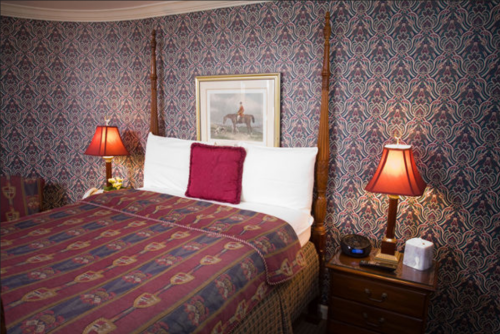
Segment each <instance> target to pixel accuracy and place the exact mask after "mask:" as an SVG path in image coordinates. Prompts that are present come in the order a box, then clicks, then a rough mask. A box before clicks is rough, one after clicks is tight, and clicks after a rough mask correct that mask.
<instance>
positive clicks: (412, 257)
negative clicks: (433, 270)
mask: <svg viewBox="0 0 500 334" xmlns="http://www.w3.org/2000/svg"><path fill="white" fill-rule="evenodd" d="M433 257H434V245H433V243H432V242H430V241H427V240H424V239H421V238H413V239H410V240H408V241H407V242H406V246H405V253H404V258H403V264H404V265H405V266H408V267H412V268H414V269H417V270H427V269H429V268H430V267H432V259H433Z"/></svg>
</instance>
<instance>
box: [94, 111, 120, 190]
mask: <svg viewBox="0 0 500 334" xmlns="http://www.w3.org/2000/svg"><path fill="white" fill-rule="evenodd" d="M108 122H109V120H106V125H105V126H97V128H96V129H95V134H94V137H93V138H92V141H91V142H90V145H89V147H88V148H87V150H86V151H85V154H86V155H97V156H101V157H103V158H104V161H106V186H108V187H109V186H111V184H110V183H109V181H108V180H109V179H110V178H112V177H113V176H112V171H111V161H112V160H113V156H121V155H129V153H128V151H127V149H126V148H125V146H124V145H123V141H122V138H121V137H120V132H119V131H118V128H117V127H116V126H109V125H108Z"/></svg>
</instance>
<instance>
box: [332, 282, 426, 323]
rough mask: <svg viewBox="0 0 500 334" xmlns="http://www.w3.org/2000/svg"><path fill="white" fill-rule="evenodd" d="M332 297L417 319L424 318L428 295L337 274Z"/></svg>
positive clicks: (333, 283)
mask: <svg viewBox="0 0 500 334" xmlns="http://www.w3.org/2000/svg"><path fill="white" fill-rule="evenodd" d="M331 287H332V291H330V294H331V295H332V296H336V297H341V298H344V299H349V300H353V301H356V302H360V303H363V304H366V305H372V306H375V307H379V308H383V309H386V310H390V311H395V312H398V313H402V314H405V315H409V316H412V317H416V318H423V317H424V313H423V312H424V310H425V309H426V308H425V302H426V294H425V293H422V292H418V291H414V290H410V289H407V288H406V289H403V288H399V287H397V285H394V284H392V285H389V284H384V283H382V282H380V281H378V280H376V279H366V278H360V277H357V276H354V275H352V276H351V275H346V274H341V273H338V272H335V273H334V274H333V275H332V282H331Z"/></svg>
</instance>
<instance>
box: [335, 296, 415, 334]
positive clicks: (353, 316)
mask: <svg viewBox="0 0 500 334" xmlns="http://www.w3.org/2000/svg"><path fill="white" fill-rule="evenodd" d="M330 307H331V308H332V309H331V313H330V316H331V318H332V320H335V321H340V322H344V323H348V324H354V325H355V326H359V327H362V328H366V329H369V330H373V331H376V332H379V333H386V334H400V333H405V334H413V333H415V334H417V333H421V332H422V330H423V328H422V327H423V321H422V320H419V319H415V318H412V317H407V316H404V315H401V314H398V313H394V312H390V311H387V310H382V309H379V308H375V307H371V306H367V305H363V304H359V303H355V302H352V301H348V300H345V299H340V298H336V297H335V298H333V300H332V301H331V304H330Z"/></svg>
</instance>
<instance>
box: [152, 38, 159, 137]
mask: <svg viewBox="0 0 500 334" xmlns="http://www.w3.org/2000/svg"><path fill="white" fill-rule="evenodd" d="M157 79H158V77H157V76H156V30H153V32H152V33H151V122H150V126H151V127H150V131H151V133H152V134H154V135H157V136H158V135H159V131H158V99H157V92H156V85H157V84H156V81H157Z"/></svg>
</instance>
